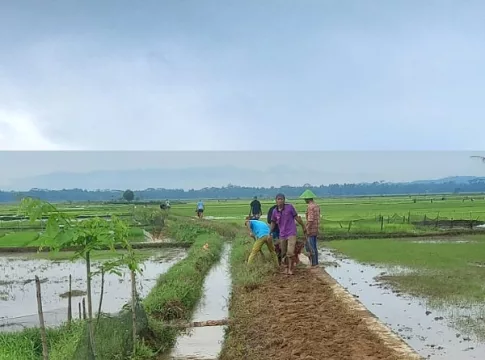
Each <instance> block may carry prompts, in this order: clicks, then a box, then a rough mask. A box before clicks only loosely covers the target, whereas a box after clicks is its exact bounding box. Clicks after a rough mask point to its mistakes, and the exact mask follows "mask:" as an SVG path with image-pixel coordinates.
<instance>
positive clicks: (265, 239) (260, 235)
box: [246, 216, 279, 266]
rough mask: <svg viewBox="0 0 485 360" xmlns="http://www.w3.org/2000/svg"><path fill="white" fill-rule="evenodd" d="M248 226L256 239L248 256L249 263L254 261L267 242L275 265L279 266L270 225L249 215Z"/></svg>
mask: <svg viewBox="0 0 485 360" xmlns="http://www.w3.org/2000/svg"><path fill="white" fill-rule="evenodd" d="M246 226H247V228H248V230H249V236H251V237H252V238H253V239H255V240H256V242H255V243H254V245H253V248H252V249H251V254H250V255H249V258H248V264H250V263H251V262H252V261H253V259H254V257H255V256H256V254H257V253H259V252H260V251H261V248H262V247H263V245H264V244H266V246H267V247H268V250H269V253H270V255H271V257H272V259H273V261H274V263H275V265H276V266H278V265H279V264H278V257H277V256H276V252H275V248H274V244H273V240H272V239H271V238H270V236H269V226H268V225H267V224H266V223H264V222H263V221H260V220H251V218H250V217H249V216H248V217H246Z"/></svg>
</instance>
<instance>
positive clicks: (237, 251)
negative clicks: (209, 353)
mask: <svg viewBox="0 0 485 360" xmlns="http://www.w3.org/2000/svg"><path fill="white" fill-rule="evenodd" d="M252 244H253V241H251V240H250V239H249V238H248V237H247V236H244V235H243V234H238V235H237V236H236V238H235V240H234V242H233V245H232V251H231V256H230V269H231V276H232V292H231V297H230V304H229V316H230V319H231V323H230V325H229V326H228V327H227V330H226V333H225V341H224V344H223V347H222V350H221V354H220V356H219V358H220V359H221V360H224V359H244V358H248V354H250V353H251V349H248V348H247V347H246V346H247V345H246V344H247V343H248V342H247V341H245V338H244V333H243V331H242V329H243V328H244V323H245V322H246V319H247V318H248V316H249V315H250V312H251V306H250V304H247V303H245V300H244V294H245V293H247V292H248V291H251V290H252V289H255V288H257V287H259V286H260V285H261V284H262V283H263V282H264V281H265V280H266V279H267V276H268V275H270V274H272V273H273V272H274V271H275V269H274V266H273V265H272V263H271V262H269V261H259V260H257V261H255V262H254V263H253V264H252V265H251V266H248V265H247V263H246V260H247V258H248V256H249V253H250V251H251V247H252ZM258 259H259V258H258Z"/></svg>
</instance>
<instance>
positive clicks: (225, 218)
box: [204, 216, 244, 220]
mask: <svg viewBox="0 0 485 360" xmlns="http://www.w3.org/2000/svg"><path fill="white" fill-rule="evenodd" d="M204 219H206V220H238V219H239V220H241V219H244V217H241V216H204Z"/></svg>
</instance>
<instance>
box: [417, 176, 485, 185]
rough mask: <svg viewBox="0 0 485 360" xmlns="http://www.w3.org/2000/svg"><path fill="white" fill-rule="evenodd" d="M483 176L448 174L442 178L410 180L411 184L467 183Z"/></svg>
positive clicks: (481, 178)
mask: <svg viewBox="0 0 485 360" xmlns="http://www.w3.org/2000/svg"><path fill="white" fill-rule="evenodd" d="M483 179H485V178H483V177H477V176H448V177H445V178H442V179H436V180H416V181H412V182H411V184H445V183H450V182H452V183H456V184H468V183H469V182H471V181H476V180H483Z"/></svg>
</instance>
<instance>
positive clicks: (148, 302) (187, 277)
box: [143, 222, 231, 355]
mask: <svg viewBox="0 0 485 360" xmlns="http://www.w3.org/2000/svg"><path fill="white" fill-rule="evenodd" d="M179 225H180V226H174V227H173V228H172V232H173V234H174V235H176V234H177V230H174V229H179V232H178V235H177V237H179V236H181V234H185V235H187V234H190V236H194V237H195V241H194V243H193V245H192V247H191V248H190V250H189V252H188V254H187V257H186V258H185V259H184V260H182V261H180V262H179V263H177V264H176V265H174V266H173V267H172V268H171V269H170V270H169V271H168V272H167V273H165V274H163V275H162V276H160V278H159V279H158V281H157V284H156V285H155V286H154V287H153V289H152V290H151V291H150V293H149V294H148V296H147V297H146V298H145V299H144V300H143V306H144V308H145V311H146V313H147V315H148V318H149V324H150V330H151V333H152V337H151V339H150V347H151V348H152V349H157V350H156V351H157V353H158V354H160V355H163V354H164V353H166V352H167V351H168V350H170V349H171V348H172V347H173V346H174V345H175V341H176V339H177V336H178V335H179V334H180V333H181V329H179V328H177V327H173V326H171V325H170V323H174V322H175V323H177V322H188V321H190V320H191V317H192V313H193V311H194V309H195V307H196V305H197V303H198V302H199V299H200V298H201V296H202V294H203V287H204V279H205V277H206V276H207V274H208V273H209V270H210V269H211V267H212V266H213V265H214V264H215V263H216V262H218V261H219V260H220V258H221V253H222V249H223V243H224V237H223V236H222V235H220V233H219V232H218V231H216V230H215V229H214V228H213V227H212V226H210V225H209V224H206V225H205V226H199V225H189V226H188V227H186V226H184V225H183V223H182V222H180V223H179ZM218 229H219V231H220V232H223V231H221V229H220V228H218ZM223 233H224V232H223ZM225 233H226V236H227V235H229V234H230V233H231V232H230V231H227V230H226V232H225ZM182 236H184V235H182Z"/></svg>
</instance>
